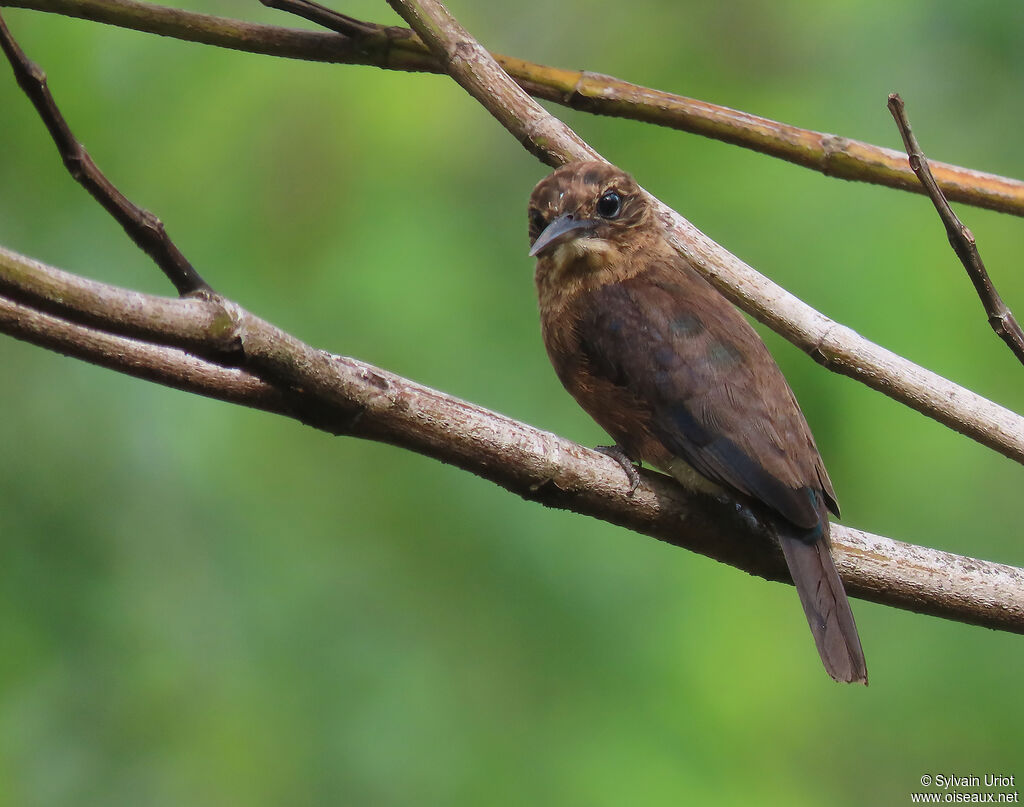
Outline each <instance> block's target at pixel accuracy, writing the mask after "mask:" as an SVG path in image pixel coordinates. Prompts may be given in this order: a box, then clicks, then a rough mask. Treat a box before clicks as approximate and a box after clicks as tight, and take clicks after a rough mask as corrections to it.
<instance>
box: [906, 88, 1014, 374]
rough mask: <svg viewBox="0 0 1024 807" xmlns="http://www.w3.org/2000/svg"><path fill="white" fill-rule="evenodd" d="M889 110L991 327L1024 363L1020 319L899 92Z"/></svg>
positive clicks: (916, 172)
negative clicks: (932, 164)
mask: <svg viewBox="0 0 1024 807" xmlns="http://www.w3.org/2000/svg"><path fill="white" fill-rule="evenodd" d="M889 111H890V112H891V113H892V116H893V118H894V119H895V120H896V127H897V128H898V129H899V130H900V135H901V136H902V137H903V144H904V145H905V146H906V149H907V156H908V157H909V158H910V168H911V170H913V172H914V173H915V174H916V175H917V178H918V179H920V180H921V184H922V185H923V186H924V188H925V190H926V191H927V192H928V197H929V198H930V199H931V200H932V204H933V205H935V209H936V210H937V211H938V213H939V218H940V219H942V224H943V225H944V226H945V228H946V236H947V237H948V238H949V243H950V246H952V247H953V251H954V252H955V253H956V256H957V257H958V258H959V259H960V263H962V264H963V265H964V269H966V270H967V276H968V277H969V278H970V279H971V282H972V283H973V284H974V288H975V290H976V291H977V292H978V297H979V298H981V304H982V305H983V306H984V307H985V313H986V314H988V323H989V325H991V326H992V330H994V331H995V332H996V333H997V334H998V335H999V337H1000V338H1001V339H1002V340H1003V341H1004V342H1006V344H1007V346H1008V347H1009V348H1010V350H1012V351H1013V355H1015V356H1016V357H1017V360H1018V361H1020V362H1021V363H1022V364H1024V331H1022V330H1021V327H1020V324H1019V323H1018V322H1017V319H1016V318H1015V317H1014V316H1013V313H1012V312H1011V311H1010V309H1009V308H1008V307H1007V305H1006V303H1004V302H1003V298H1002V297H1000V296H999V292H998V291H996V287H995V286H994V285H993V283H992V278H990V277H989V275H988V270H986V269H985V263H984V262H983V261H982V260H981V254H980V253H979V252H978V244H977V242H976V241H975V240H974V233H972V232H971V231H970V230H969V229H967V227H965V226H964V223H963V222H962V221H960V219H959V218H958V217H957V215H956V213H954V212H953V208H952V207H950V206H949V202H948V201H946V197H945V195H944V194H943V193H942V190H941V188H939V186H938V183H937V182H936V181H935V177H934V176H932V172H931V169H930V168H929V167H928V159H927V158H926V157H925V156H924V152H923V151H922V150H921V146H920V144H919V143H918V142H917V138H916V137H915V136H914V133H913V131H912V130H911V128H910V120H909V119H908V118H907V110H906V107H905V106H904V104H903V99H902V98H901V97H900V96H899V94H898V93H892V94H891V95H890V96H889Z"/></svg>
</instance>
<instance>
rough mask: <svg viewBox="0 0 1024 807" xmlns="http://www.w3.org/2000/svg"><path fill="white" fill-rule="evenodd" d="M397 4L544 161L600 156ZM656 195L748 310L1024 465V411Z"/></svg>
mask: <svg viewBox="0 0 1024 807" xmlns="http://www.w3.org/2000/svg"><path fill="white" fill-rule="evenodd" d="M389 2H390V3H391V5H392V6H394V7H395V9H396V10H397V11H398V12H399V13H400V14H402V16H403V17H404V18H405V20H406V22H408V23H409V24H410V25H411V26H412V27H413V29H414V30H415V31H416V32H417V33H418V34H419V35H420V37H421V38H422V39H423V40H424V41H425V42H427V44H428V45H429V46H430V48H431V50H432V52H433V53H434V54H435V55H436V56H437V57H438V58H439V59H440V60H441V61H443V62H444V63H445V64H446V65H447V67H448V70H449V71H450V73H451V76H452V78H453V79H455V81H457V82H458V83H459V84H460V85H462V87H463V88H464V89H466V91H467V92H469V93H470V95H472V96H473V97H474V98H476V99H477V100H479V101H480V103H481V104H483V105H484V107H485V108H486V109H487V111H488V112H490V113H491V114H492V115H493V116H494V117H495V118H497V119H498V121H500V122H501V124H502V125H503V126H505V127H506V128H507V129H508V130H509V131H510V132H511V133H512V134H513V135H514V136H515V137H516V139H518V140H519V141H520V142H523V143H531V144H532V147H533V148H534V149H539V150H540V151H541V152H543V156H542V159H544V161H545V162H547V163H549V164H552V165H555V164H560V163H562V162H567V161H571V160H582V159H594V158H595V156H598V155H596V152H594V150H593V149H591V148H590V147H589V146H588V145H586V144H583V145H580V140H579V138H578V137H577V136H576V135H575V133H573V132H572V131H571V130H569V129H568V127H567V126H565V124H563V123H562V122H561V121H559V120H558V119H557V118H555V117H554V116H552V115H550V114H549V113H548V112H547V111H545V110H544V109H543V108H542V107H541V106H540V105H539V104H537V103H536V102H535V101H533V100H532V99H530V98H529V97H528V96H526V94H525V93H524V92H523V91H522V89H520V87H519V86H518V85H517V84H516V83H515V82H514V81H512V80H511V78H509V76H508V75H507V74H506V73H505V72H504V71H503V70H502V69H501V67H500V66H499V65H498V64H497V62H495V61H494V59H492V58H491V56H490V54H489V53H488V52H487V51H486V50H485V49H484V48H483V47H481V46H480V45H479V44H478V43H477V42H476V41H475V40H474V39H473V38H472V37H471V36H470V35H469V34H468V33H467V32H466V30H465V29H464V28H462V26H460V25H459V24H458V22H457V21H455V20H454V19H453V18H452V16H451V15H450V14H449V13H448V11H447V9H445V8H444V6H442V5H441V4H440V3H439V2H437V0H389ZM524 109H525V110H526V111H525V113H524V111H523V110H524ZM545 117H546V118H547V120H545ZM652 199H654V197H652ZM654 201H655V202H656V203H657V205H658V206H659V208H660V215H661V216H662V218H663V219H664V221H665V225H666V227H667V228H668V229H669V240H670V242H671V243H672V245H673V246H674V247H675V248H676V249H678V250H679V252H680V253H681V254H682V255H684V256H685V257H686V258H687V259H688V260H689V261H690V263H691V264H693V266H694V267H695V268H696V269H697V270H698V271H700V272H701V273H702V274H703V275H704V276H705V277H707V278H708V280H710V281H711V282H712V283H713V284H714V285H715V286H716V287H717V288H718V289H719V290H720V291H721V292H722V293H723V294H725V296H726V297H728V298H729V299H730V300H732V301H733V302H734V303H736V304H737V305H738V306H739V307H740V308H742V309H743V310H744V311H746V312H747V313H748V314H751V315H752V316H754V317H756V318H757V319H758V320H760V321H761V322H763V323H764V324H765V325H767V326H768V327H769V328H771V329H772V330H774V331H775V332H777V333H778V334H780V335H781V336H783V337H785V338H786V339H788V340H789V341H790V342H792V343H793V344H794V345H796V346H797V347H799V348H801V349H802V350H804V351H805V352H807V353H808V354H809V355H810V356H811V357H812V358H813V359H814V360H815V361H817V362H819V363H820V364H822V365H824V366H825V367H827V368H828V369H830V370H832V371H833V372H837V373H841V374H843V375H846V376H849V377H850V378H854V379H856V380H858V381H860V382H861V383H863V384H866V385H867V386H869V387H871V388H872V389H874V390H877V391H878V392H881V393H883V394H885V395H888V396H889V397H890V398H893V399H894V400H897V401H899V402H900V403H903V404H906V405H907V406H909V407H910V408H912V409H915V410H917V411H918V412H920V413H921V414H924V415H927V416H928V417H931V418H934V419H935V420H937V421H938V422H939V423H942V424H943V425H945V426H948V427H949V428H951V429H953V430H955V431H958V432H960V433H961V434H963V435H966V436H967V437H970V438H971V439H973V440H977V441H978V442H979V443H981V444H982V445H985V446H988V447H989V448H991V449H993V450H995V451H998V452H999V453H1001V454H1003V455H1004V456H1006V457H1009V458H1010V459H1012V460H1015V461H1016V462H1019V463H1024V418H1021V417H1020V416H1019V415H1016V414H1014V413H1013V412H1011V411H1009V410H1008V409H1004V408H1003V407H1001V406H998V405H997V404H994V403H992V402H991V401H988V400H986V399H985V398H982V397H981V396H980V395H976V394H975V393H973V392H970V391H969V390H966V389H964V388H962V387H959V386H957V385H956V384H954V383H952V382H951V381H947V380H946V379H945V378H942V377H941V376H939V375H937V374H936V373H932V372H930V371H928V370H925V369H924V368H922V367H918V366H917V365H916V364H914V363H913V362H910V361H908V360H906V359H904V358H903V357H902V356H898V355H896V354H895V353H893V352H891V351H889V350H886V349H885V348H883V347H880V346H878V345H876V344H874V343H873V342H871V341H869V340H867V339H865V338H864V337H862V336H860V335H859V334H858V333H856V332H855V331H853V330H852V329H850V328H847V327H845V326H843V325H840V324H839V323H837V322H834V321H833V320H831V319H829V318H828V317H826V316H825V315H824V314H820V313H819V312H817V311H815V310H814V309H813V308H811V307H810V306H809V305H807V304H806V303H804V302H803V301H801V300H799V299H797V298H796V297H794V296H793V295H792V294H790V293H789V292H788V291H786V290H785V289H783V288H781V287H780V286H777V285H776V284H775V283H773V282H772V281H770V280H769V279H768V278H766V277H764V276H763V275H761V274H760V273H759V272H757V271H756V270H755V269H753V268H752V267H750V266H748V265H747V264H745V263H744V262H743V261H741V260H740V259H739V258H737V257H736V256H735V255H733V254H732V253H730V252H729V251H728V250H726V249H725V248H724V247H722V246H721V245H719V244H717V243H715V242H714V241H712V240H711V239H710V238H708V237H707V236H706V235H704V233H702V232H701V231H700V230H698V229H697V228H696V227H694V226H693V225H692V224H691V223H690V222H689V221H687V220H686V219H685V218H683V217H682V216H680V215H679V214H678V213H676V212H675V211H674V210H672V209H671V208H670V207H669V206H668V205H666V204H665V203H664V202H661V201H660V200H658V199H654Z"/></svg>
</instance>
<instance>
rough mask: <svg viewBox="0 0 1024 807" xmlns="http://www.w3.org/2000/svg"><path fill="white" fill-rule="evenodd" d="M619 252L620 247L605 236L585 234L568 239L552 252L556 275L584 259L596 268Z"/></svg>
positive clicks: (568, 269) (589, 266)
mask: <svg viewBox="0 0 1024 807" xmlns="http://www.w3.org/2000/svg"><path fill="white" fill-rule="evenodd" d="M616 252H618V248H617V247H616V246H615V245H614V244H613V243H612V242H611V241H606V240H605V239H603V238H593V237H587V236H583V237H580V238H574V239H572V240H571V241H566V242H565V243H564V244H559V245H558V246H557V247H555V251H554V252H552V253H551V263H552V265H553V267H554V270H555V271H554V274H555V275H556V276H558V275H562V274H564V273H565V272H566V271H570V270H571V269H572V266H573V264H574V263H577V262H578V261H583V262H585V263H586V265H587V267H588V268H590V269H596V268H597V267H598V265H599V264H600V263H603V262H604V261H606V260H607V259H608V258H610V257H611V256H612V255H614V254H615V253H616Z"/></svg>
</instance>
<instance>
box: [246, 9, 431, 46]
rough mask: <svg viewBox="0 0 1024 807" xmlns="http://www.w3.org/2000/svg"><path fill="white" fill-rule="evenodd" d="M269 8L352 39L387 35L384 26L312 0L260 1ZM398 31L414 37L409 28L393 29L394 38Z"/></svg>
mask: <svg viewBox="0 0 1024 807" xmlns="http://www.w3.org/2000/svg"><path fill="white" fill-rule="evenodd" d="M260 2H261V3H262V4H263V5H265V6H266V7H267V8H276V9H277V10H278V11H287V12H289V13H290V14H295V15H296V16H298V17H302V18H303V19H305V20H309V21H310V22H313V23H316V24H317V25H321V26H323V27H324V28H327V29H328V30H330V31H334V32H336V33H339V34H342V35H344V36H347V37H352V38H357V39H358V38H362V37H371V36H380V35H385V36H387V35H388V34H387V33H385V29H384V26H382V25H377V24H375V23H369V22H363V21H362V20H357V19H356V18H355V17H350V16H348V15H347V14H341V13H339V12H337V11H334V10H333V9H330V8H327V6H322V5H320V4H319V3H314V2H312V0H260ZM396 31H404V32H405V34H406V35H407V36H412V31H410V30H409V29H407V28H397V29H393V31H392V32H390V33H391V35H392V36H394V35H395V32H396Z"/></svg>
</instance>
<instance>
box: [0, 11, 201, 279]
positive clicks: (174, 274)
mask: <svg viewBox="0 0 1024 807" xmlns="http://www.w3.org/2000/svg"><path fill="white" fill-rule="evenodd" d="M0 49H2V50H3V52H4V55H6V56H7V60H8V61H9V62H10V63H11V67H12V69H13V70H14V75H15V78H16V79H17V81H18V86H20V87H21V89H22V90H24V92H25V95H27V96H28V97H29V100H31V101H32V104H33V105H34V106H35V108H36V110H37V111H38V112H39V117H41V118H42V119H43V123H44V124H46V128H47V130H48V131H49V132H50V136H51V137H52V138H53V142H54V143H55V144H56V146H57V151H58V152H60V156H61V159H62V160H63V161H64V165H65V166H66V167H67V169H68V173H70V174H71V176H72V178H74V179H75V181H76V182H78V183H79V184H80V185H82V187H83V188H85V189H86V190H87V191H89V193H90V194H91V195H92V197H93V198H94V199H95V200H96V201H97V202H99V203H100V204H101V205H102V206H103V208H104V209H105V210H106V211H107V212H108V213H110V215H111V216H113V217H114V218H115V219H116V220H117V222H118V224H120V225H121V226H122V227H123V228H124V231H125V232H126V233H128V236H129V238H131V239H132V241H134V242H135V244H136V245H137V246H138V247H139V249H141V250H142V251H143V252H145V253H146V254H147V255H149V256H150V257H151V258H152V259H153V260H154V261H155V262H156V265H157V266H159V267H160V269H161V270H162V271H163V273H164V274H165V275H167V278H168V279H169V280H170V281H171V283H173V284H174V287H175V288H176V289H177V290H178V293H179V294H181V295H185V294H191V293H195V292H200V291H202V292H211V291H212V289H211V288H210V287H209V286H208V285H207V284H206V282H205V281H204V280H203V279H202V278H201V277H200V276H199V273H198V272H197V271H196V270H195V269H194V268H193V266H192V264H191V263H189V262H188V260H187V259H186V258H185V256H184V255H183V254H182V253H181V251H180V250H179V249H178V248H177V247H176V246H175V245H174V242H172V241H171V239H170V238H168V236H167V232H166V230H165V229H164V225H163V222H161V221H160V219H158V218H157V217H156V216H154V215H153V214H152V213H150V212H149V211H148V210H143V209H142V208H141V207H139V206H138V205H136V204H134V203H133V202H131V201H130V200H129V199H128V198H127V197H125V195H124V194H122V193H121V192H120V191H119V190H118V189H117V188H116V187H114V185H113V184H112V183H111V182H110V180H108V179H107V178H106V176H104V174H103V172H102V171H100V169H99V168H98V167H97V166H96V163H94V162H93V159H92V157H90V156H89V152H88V151H86V150H85V147H84V146H83V145H82V144H81V143H79V142H78V140H76V139H75V136H74V134H72V132H71V128H70V127H69V126H68V124H67V121H65V120H64V116H63V115H61V113H60V110H59V109H58V108H57V103H56V102H55V101H54V99H53V96H52V95H51V94H50V89H49V87H47V85H46V73H44V72H43V70H42V68H40V67H39V65H37V64H36V63H35V62H33V61H32V60H30V59H29V58H28V57H27V56H26V55H25V52H24V51H23V50H22V49H21V47H20V46H19V45H18V43H17V42H15V40H14V37H12V36H11V32H10V31H9V30H8V28H7V24H6V23H5V22H4V19H3V17H2V16H0Z"/></svg>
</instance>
